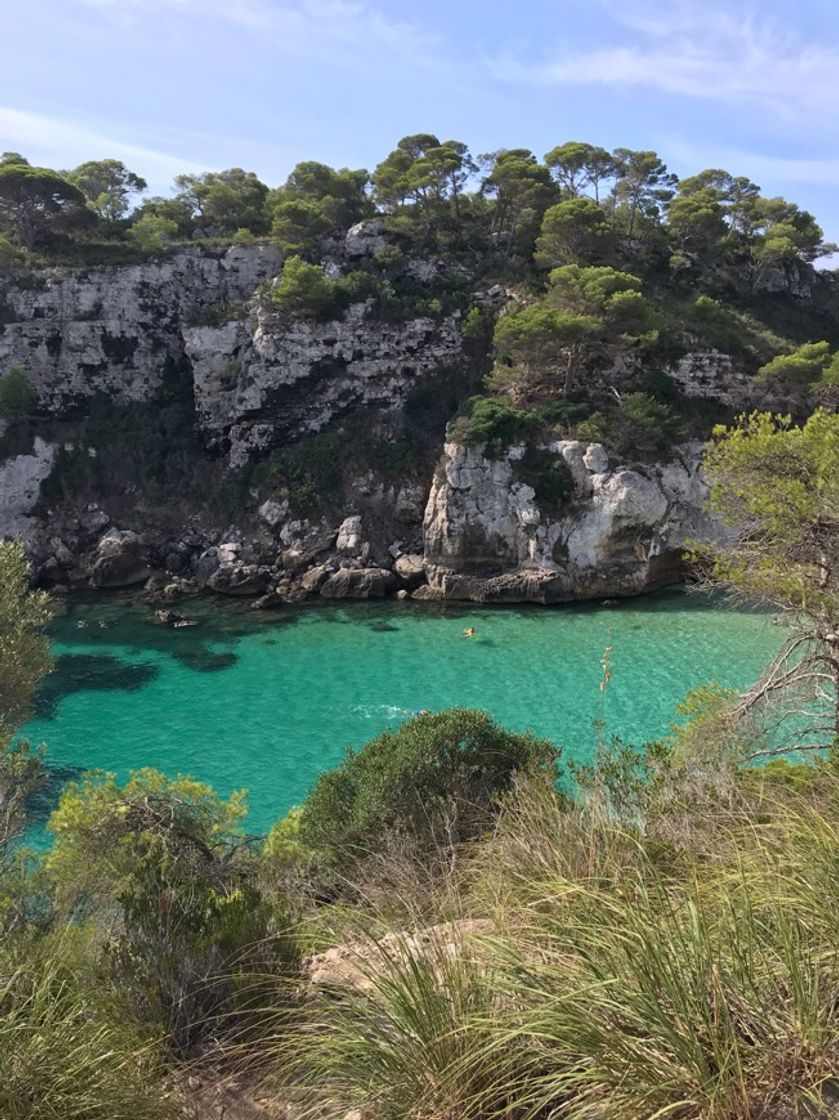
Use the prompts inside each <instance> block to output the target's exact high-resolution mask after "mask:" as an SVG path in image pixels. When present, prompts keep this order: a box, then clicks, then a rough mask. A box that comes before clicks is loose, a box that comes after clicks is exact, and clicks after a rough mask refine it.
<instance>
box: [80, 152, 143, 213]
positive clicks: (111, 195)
mask: <svg viewBox="0 0 839 1120" xmlns="http://www.w3.org/2000/svg"><path fill="white" fill-rule="evenodd" d="M67 181H68V182H70V183H72V184H73V185H74V186H76V187H78V188H79V190H80V191H81V192H82V193H83V194H84V196H85V198H86V199H87V202H88V205H89V206H90V207H91V209H92V210H94V211H95V213H96V214H98V216H99V217H100V218H103V219H104V220H105V221H107V222H118V221H119V220H120V219H121V218H124V217H125V215H126V214H127V213H128V208H129V206H130V196H131V195H136V194H141V193H142V192H143V191H144V190H145V189H146V185H147V184H146V181H145V179H142V178H141V177H140V176H139V175H135V174H134V172H133V171H129V170H128V168H127V167H126V166H125V164H124V163H122V162H121V161H120V160H118V159H93V160H88V161H87V162H86V163H82V164H79V166H78V167H76V168H75V169H74V170H73V171H69V172H68V173H67Z"/></svg>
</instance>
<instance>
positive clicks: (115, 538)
mask: <svg viewBox="0 0 839 1120" xmlns="http://www.w3.org/2000/svg"><path fill="white" fill-rule="evenodd" d="M150 575H151V568H150V567H149V565H148V562H147V560H146V556H145V554H144V542H143V540H142V538H141V537H139V536H138V535H137V534H136V533H133V532H131V531H130V530H119V529H111V531H110V532H109V533H106V534H105V536H104V537H102V539H101V540H100V541H99V546H98V548H97V554H96V559H95V560H94V562H93V568H92V570H91V574H90V582H91V583H92V584H93V586H94V587H132V586H134V585H135V584H137V583H145V582H146V580H147V579H148V578H149V576H150Z"/></svg>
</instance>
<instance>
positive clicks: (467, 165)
mask: <svg viewBox="0 0 839 1120" xmlns="http://www.w3.org/2000/svg"><path fill="white" fill-rule="evenodd" d="M476 170H477V164H476V163H475V162H474V160H473V159H472V157H471V156H470V154H469V150H468V148H467V147H466V145H465V144H463V143H461V142H460V141H459V140H445V141H443V142H442V143H441V142H440V141H439V140H438V139H437V137H436V136H433V135H432V134H430V133H419V134H417V135H415V136H404V137H403V138H402V139H401V140H400V141H399V143H398V144H397V146H396V148H395V149H394V151H392V152H391V153H390V155H389V156H387V158H386V159H385V160H383V161H382V163H380V164H379V166H378V167H377V168H376V169H375V171H374V172H373V175H372V179H371V182H372V185H373V192H374V198H375V200H376V202H377V203H378V204H379V205H380V206H381V207H382V209H383V210H385V211H386V212H388V213H391V214H395V215H396V219H397V220H396V223H395V224H397V225H398V226H399V228H401V229H403V230H404V231H405V232H407V233H409V235H412V236H413V237H414V238H415V239H416V240H418V241H423V240H428V239H430V238H432V237H434V236H435V235H439V234H441V233H445V231H447V230H452V229H454V230H455V231H457V230H458V227H459V225H460V221H461V198H462V195H463V192H464V190H465V187H466V184H467V182H468V180H469V177H470V175H471V174H473V172H475V171H476Z"/></svg>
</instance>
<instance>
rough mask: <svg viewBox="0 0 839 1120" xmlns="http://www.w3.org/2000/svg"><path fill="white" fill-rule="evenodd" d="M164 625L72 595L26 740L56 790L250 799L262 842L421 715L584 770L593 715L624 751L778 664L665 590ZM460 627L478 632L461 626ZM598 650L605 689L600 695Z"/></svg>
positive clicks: (202, 606)
mask: <svg viewBox="0 0 839 1120" xmlns="http://www.w3.org/2000/svg"><path fill="white" fill-rule="evenodd" d="M185 609H186V610H187V611H188V612H189V613H190V614H191V615H192V616H193V617H195V618H198V619H199V625H197V626H195V627H193V628H190V629H182V630H172V629H169V628H167V627H162V626H159V625H156V624H155V623H154V622H153V621H152V616H151V611H150V609H149V607H148V606H147V605H144V604H141V603H138V602H137V601H136V600H133V601H132V600H131V599H129V598H127V597H125V596H117V597H103V596H101V595H99V596H97V597H95V598H81V599H76V600H74V601H73V602H71V604H70V607H69V611H68V613H67V614H66V615H65V616H63V617H61V618H59V619H57V620H56V621H55V623H54V624H53V626H52V636H53V640H54V653H55V655H56V658H57V663H56V669H55V671H54V672H53V673H52V674H51V675H50V676H49V677H48V678H47V680H46V682H45V684H44V686H43V687H42V689H41V691H40V693H39V696H38V704H37V708H38V714H37V716H36V718H35V719H33V720H32V722H31V723H30V724H29V725H28V726H27V727H26V728H25V730H24V733H25V734H26V735H27V736H28V737H29V738H30V739H32V740H33V741H44V742H45V743H46V745H47V758H48V762H49V765H50V767H51V770H52V774H53V777H54V780H53V781H52V782H51V785H50V791H49V796H48V797H47V798H45V799H44V802H43V804H42V805H41V806H40V811H41V814H42V816H43V815H45V814H46V812H47V811H48V810H49V808H50V807H51V805H54V802H55V797H56V796H57V792H58V790H59V789H60V786H61V784H62V783H63V782H64V781H65V780H66V779H67V778H68V777H73V776H75V775H77V774H78V773H80V772H81V771H83V770H88V769H95V768H99V769H104V770H113V771H116V773H117V774H118V775H119V776H120V777H125V776H126V775H127V773H128V771H129V770H132V769H137V768H138V767H141V766H153V767H157V768H158V769H160V770H163V771H165V772H167V773H169V774H172V775H174V774H190V775H192V776H193V777H195V778H200V779H201V780H203V781H207V782H209V783H210V784H211V785H212V786H214V788H215V789H216V790H217V791H218V792H219V793H220V794H228V793H229V792H230V791H231V790H234V789H239V788H242V787H244V788H246V789H248V790H249V793H250V796H249V804H250V818H249V826H250V827H252V828H254V829H255V830H263V829H265V828H267V827H268V826H269V825H270V823H271V822H272V821H273V820H275V819H276V818H277V817H278V816H280V815H282V814H283V813H284V812H285V811H286V810H287V809H288V808H289V807H290V806H291V805H294V804H295V803H298V802H299V801H300V800H301V799H302V798H303V797H304V796H305V795H306V793H307V791H308V790H309V789H310V788H311V786H312V784H313V782H314V781H315V779H316V777H317V776H318V774H320V773H321V772H322V771H323V770H325V769H327V768H329V767H331V766H334V765H335V764H336V763H338V762H339V761H340V760H341V758H342V757H343V754H344V752H345V750H346V748H347V747H348V746H354V747H359V746H361V745H362V744H364V743H365V742H366V741H367V740H368V739H370V738H371V737H372V736H374V735H376V734H377V733H378V732H380V731H382V730H383V729H384V728H387V727H391V728H394V727H398V726H399V724H401V723H402V722H403V721H404V720H406V719H408V718H409V717H410V715H411V712H412V711H414V710H415V709H418V708H429V709H431V710H433V711H438V710H440V709H442V708H447V707H452V706H459V707H469V708H482V709H484V710H486V711H488V712H490V713H491V714H492V716H494V717H495V718H496V719H497V720H498V721H499V722H500V723H502V724H504V725H505V726H507V727H510V728H513V729H515V730H521V731H523V730H527V729H530V730H532V731H534V732H535V733H536V734H538V735H543V736H546V737H547V738H550V739H552V740H553V741H554V742H555V743H557V744H559V745H561V746H562V747H564V748H565V751H566V754H567V755H568V756H571V757H573V758H574V759H576V760H578V761H586V760H588V759H590V757H591V754H592V751H593V749H594V741H595V734H594V730H593V728H592V721H593V720H596V719H599V718H601V716H602V717H603V718H604V719H605V723H606V733H607V734H608V735H612V734H615V735H620V737H621V738H622V739H623V740H624V741H625V742H627V743H636V744H640V743H642V742H644V741H646V740H649V739H651V738H654V737H657V736H660V735H661V734H662V733H664V732H666V730H667V728H668V725H669V724H670V722H671V721H672V719H673V718H674V708H675V705H676V704H677V703H678V701H679V700H680V699H681V698H682V697H683V696H684V694H685V693H686V692H687V691H688V690H689V689H691V688H695V687H697V686H698V685H701V684H704V683H707V682H709V681H718V682H720V683H721V684H723V685H726V686H729V687H734V688H737V687H741V686H743V685H746V684H748V683H749V682H750V681H751V680H753V679H754V678H755V677H756V676H757V674H758V673H759V672H760V670H761V668H762V667H763V665H764V664H765V663H766V661H767V660H768V659H769V658H770V657H771V656H772V654H773V653H774V652H775V651H776V650H777V648H778V646H779V644H780V634H779V632H778V629H777V627H775V626H773V625H772V624H771V619H770V617H769V616H768V615H767V614H766V613H762V612H749V611H743V610H734V609H729V608H727V607H726V606H725V604H724V602H723V601H722V600H720V599H714V598H709V597H708V596H702V595H693V594H685V593H680V592H671V593H667V594H660V595H654V596H649V597H647V598H642V599H633V600H624V601H622V602H621V603H620V604H619V605H618V606H616V607H614V608H603V607H600V606H595V605H589V604H583V605H575V606H564V607H552V608H551V607H526V608H474V607H469V608H460V607H452V606H445V607H438V606H434V605H431V604H422V605H420V604H410V603H396V602H386V603H375V604H374V603H350V604H344V605H340V606H339V605H324V606H312V607H301V608H288V609H286V610H281V611H278V612H275V613H268V614H261V613H256V612H252V611H248V610H247V608H246V606H245V605H241V604H226V603H219V601H218V600H212V601H209V600H208V601H206V602H198V603H195V604H193V603H190V604H189V605H188V606H187V607H186V608H185ZM471 626H474V627H475V630H476V633H475V636H474V637H471V638H464V637H463V636H462V635H463V631H464V629H465V628H467V627H471ZM606 646H611V647H612V652H611V655H610V661H611V668H612V679H611V682H610V684H609V687H608V689H607V690H606V692H605V694H603V693H601V692H600V689H599V683H600V680H601V675H602V669H601V665H600V662H601V659H602V657H603V652H604V649H605V647H606Z"/></svg>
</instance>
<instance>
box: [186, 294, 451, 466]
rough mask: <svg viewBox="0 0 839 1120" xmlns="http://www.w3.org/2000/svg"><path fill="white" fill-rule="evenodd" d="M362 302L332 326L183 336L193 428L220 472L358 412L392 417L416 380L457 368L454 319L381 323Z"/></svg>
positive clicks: (257, 316) (245, 327)
mask: <svg viewBox="0 0 839 1120" xmlns="http://www.w3.org/2000/svg"><path fill="white" fill-rule="evenodd" d="M368 310H369V309H368V306H367V305H366V304H364V303H360V304H355V305H353V306H352V307H350V308H349V309H348V310H347V312H346V313H345V315H344V316H343V317H342V318H341V319H339V320H336V321H333V322H327V323H322V322H317V321H312V320H302V321H301V320H297V321H295V320H289V319H288V318H287V317H286V316H284V315H282V314H280V313H278V312H276V311H275V310H273V309H272V308H271V307H270V305H267V304H266V303H264V302H258V303H257V304H256V306H255V307H254V308H253V311H252V313H251V315H250V316H249V317H247V318H242V319H238V320H235V321H232V322H228V323H225V324H223V325H222V326H219V327H200V326H199V327H192V328H187V329H186V330H185V332H184V340H185V346H186V353H187V355H188V357H189V359H190V361H191V363H192V370H193V382H194V388H195V404H196V408H197V412H198V419H199V423H200V424H201V427H202V429H203V430H204V432H205V433H206V434H207V436H208V437H209V440H210V442H211V443H213V444H215V445H218V444H220V443H227V444H229V447H230V464H231V466H233V467H240V466H242V465H243V464H244V463H245V462H247V460H248V459H249V458H251V457H252V455H253V454H254V452H259V451H264V450H266V449H267V448H270V447H272V446H277V445H278V444H281V443H283V442H286V441H288V440H294V439H299V438H300V437H301V436H303V435H306V434H307V433H311V432H319V431H321V430H322V429H323V428H325V427H327V425H329V424H330V423H332V422H333V421H334V420H335V419H336V418H337V417H340V416H341V415H343V414H344V413H346V412H348V411H351V410H357V409H359V408H369V409H372V410H374V411H378V412H382V411H397V410H398V409H399V408H400V407H401V406H402V405H403V404H404V402H405V398H406V397H407V395H408V393H409V392H410V391H411V389H412V388H414V387H415V386H416V385H417V384H418V383H419V382H421V381H422V379H423V378H424V377H427V376H428V375H429V374H431V373H433V372H434V371H435V370H438V369H440V368H441V367H443V366H446V365H451V364H454V363H456V362H457V361H459V360H462V351H461V345H462V344H461V333H460V322H459V316H452V317H449V318H447V319H444V320H442V322H439V321H437V320H434V319H430V318H416V319H411V320H409V321H408V322H405V323H382V322H378V321H371V320H370V319H369V318H368Z"/></svg>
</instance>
